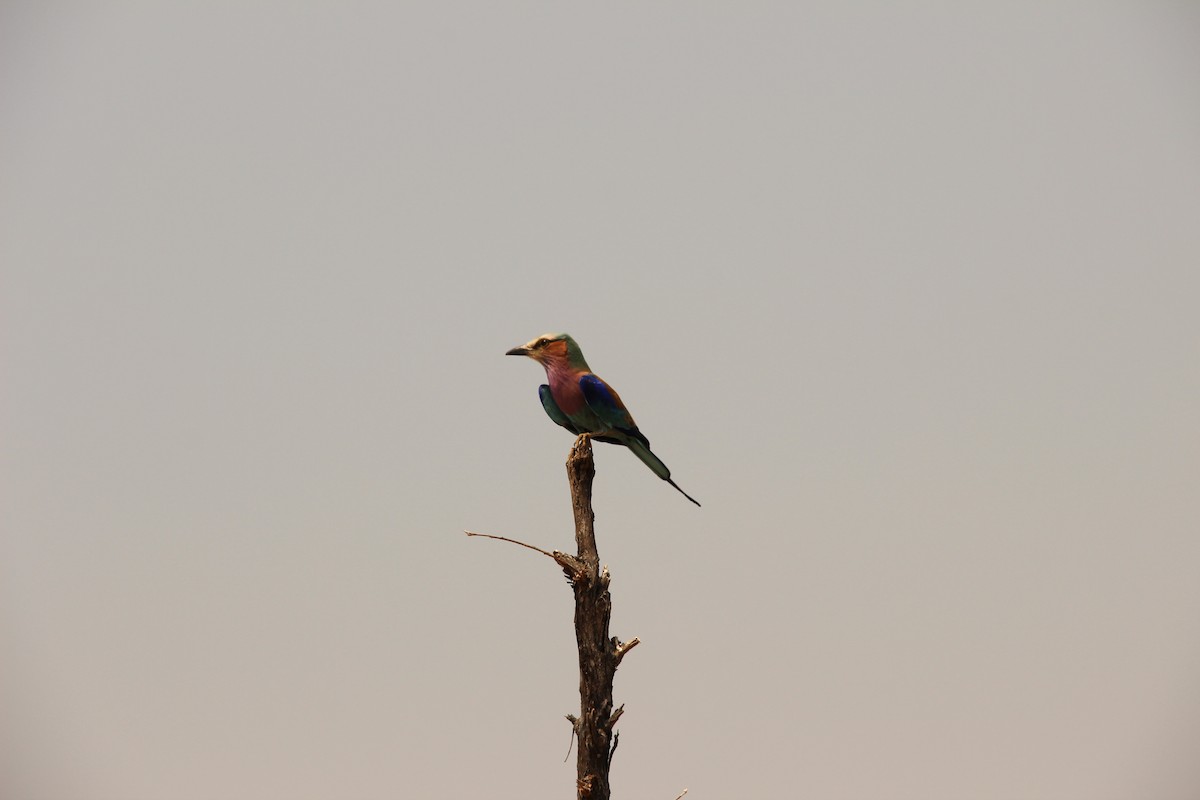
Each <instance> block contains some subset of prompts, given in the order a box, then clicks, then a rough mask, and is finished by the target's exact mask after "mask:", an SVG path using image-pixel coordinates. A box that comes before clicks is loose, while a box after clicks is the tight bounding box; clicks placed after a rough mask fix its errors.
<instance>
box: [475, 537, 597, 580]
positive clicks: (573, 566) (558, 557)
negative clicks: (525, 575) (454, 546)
mask: <svg viewBox="0 0 1200 800" xmlns="http://www.w3.org/2000/svg"><path fill="white" fill-rule="evenodd" d="M463 533H465V534H466V535H467V536H479V537H482V538H484V539H495V540H496V541H498V542H509V543H510V544H517V545H520V546H521V547H527V548H529V549H530V550H536V551H537V552H539V553H541V554H542V555H544V556H546V557H547V558H552V559H554V563H556V564H558V565H559V566H560V567H562V570H563V572H564V573H566V576H567V580H568V581H570V583H571V584H572V585H574V583H575V581H576V580H577V579H578V576H579V573H580V572H581V571H582V569H583V566H582V565H581V564H580V563H579V559H577V558H576V557H575V556H573V555H571V554H570V553H564V552H562V551H561V550H555V551H554V552H550V551H549V550H543V549H542V548H540V547H538V546H537V545H532V544H525V542H518V541H517V540H516V539H510V538H508V537H507V536H493V535H492V534H490V533H475V532H474V531H463Z"/></svg>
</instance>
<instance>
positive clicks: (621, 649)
mask: <svg viewBox="0 0 1200 800" xmlns="http://www.w3.org/2000/svg"><path fill="white" fill-rule="evenodd" d="M641 643H642V640H641V639H639V638H638V637H636V636H635V637H633V638H632V639H630V640H629V641H628V642H625V644H621V643H620V642H619V641H618V640H617V639H616V637H613V644H614V645H615V646H616V652H614V653H613V656H614V657H615V658H616V659H617V664H618V665H620V663H621V659H623V658H624V657H625V654H626V653H628V652H629V651H630V650H632V649H633V648H635V647H637V646H638V645H639V644H641Z"/></svg>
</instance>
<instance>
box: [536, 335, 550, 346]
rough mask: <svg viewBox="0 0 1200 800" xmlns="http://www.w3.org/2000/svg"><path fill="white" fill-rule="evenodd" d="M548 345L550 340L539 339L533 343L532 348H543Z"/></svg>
mask: <svg viewBox="0 0 1200 800" xmlns="http://www.w3.org/2000/svg"><path fill="white" fill-rule="evenodd" d="M549 343H550V340H549V339H546V338H545V337H543V338H541V339H538V340H537V341H536V342H534V343H533V346H534V347H545V346H546V345H547V344H549Z"/></svg>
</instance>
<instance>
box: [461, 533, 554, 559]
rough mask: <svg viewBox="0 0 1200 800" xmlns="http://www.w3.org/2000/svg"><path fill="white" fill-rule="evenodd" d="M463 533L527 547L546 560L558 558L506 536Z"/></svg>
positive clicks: (546, 551) (548, 552) (535, 546)
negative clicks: (546, 558)
mask: <svg viewBox="0 0 1200 800" xmlns="http://www.w3.org/2000/svg"><path fill="white" fill-rule="evenodd" d="M463 533H465V534H466V535H467V536H481V537H483V538H484V539H495V540H496V541H498V542H510V543H511V544H519V545H521V547H528V548H529V549H530V550H537V551H538V552H539V553H541V554H542V555H544V556H546V557H548V558H553V559H554V560H555V561H558V558H557V557H556V556H555V554H554V553H551V552H550V551H548V550H543V549H542V548H540V547H538V546H537V545H532V544H525V543H524V542H518V541H517V540H516V539H510V538H508V537H507V536H493V535H492V534H490V533H475V532H474V531H463ZM555 552H557V551H555Z"/></svg>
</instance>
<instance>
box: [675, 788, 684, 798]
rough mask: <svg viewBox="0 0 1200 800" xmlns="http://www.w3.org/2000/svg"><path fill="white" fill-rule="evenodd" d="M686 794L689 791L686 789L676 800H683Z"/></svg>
mask: <svg viewBox="0 0 1200 800" xmlns="http://www.w3.org/2000/svg"><path fill="white" fill-rule="evenodd" d="M685 794H687V789H684V790H683V791H682V792H680V793H679V796H678V797H676V798H675V800H681V798H682V797H683V796H684V795H685Z"/></svg>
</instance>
